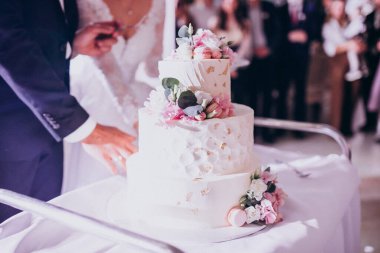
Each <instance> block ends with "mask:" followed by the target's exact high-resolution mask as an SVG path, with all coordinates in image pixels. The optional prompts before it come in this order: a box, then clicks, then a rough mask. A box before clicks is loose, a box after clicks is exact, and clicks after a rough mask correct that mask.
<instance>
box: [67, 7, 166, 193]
mask: <svg viewBox="0 0 380 253" xmlns="http://www.w3.org/2000/svg"><path fill="white" fill-rule="evenodd" d="M164 2H165V1H164V0H152V6H151V9H150V11H149V12H148V14H147V15H146V16H145V17H144V18H142V19H141V22H140V23H139V24H138V26H137V27H136V32H135V34H134V35H133V36H132V37H131V38H129V39H128V40H125V39H123V38H119V40H118V43H117V44H116V45H115V46H114V47H113V48H112V51H111V52H110V53H108V54H107V55H104V56H102V57H100V58H97V59H94V58H91V57H87V56H77V57H76V58H75V59H73V60H72V62H71V70H70V76H71V93H72V94H73V95H74V96H75V97H76V98H77V99H78V101H79V102H80V104H81V105H82V106H83V107H84V108H85V109H86V110H87V112H88V113H89V114H90V116H91V117H92V118H93V119H95V120H96V121H97V122H98V123H100V124H104V125H109V126H114V127H118V128H119V129H121V130H123V131H125V132H127V133H129V134H131V135H135V136H136V134H137V133H136V130H135V128H134V127H133V126H134V124H135V123H136V122H137V110H138V109H139V108H140V107H141V106H142V105H143V102H144V101H145V99H146V98H147V96H148V94H149V91H150V90H151V89H152V88H151V86H152V85H154V84H157V83H158V79H156V77H157V76H158V72H157V62H158V61H159V60H160V59H161V58H162V34H163V23H164V16H165V15H164V11H165V9H164V8H165V3H164ZM77 3H78V8H79V14H80V26H81V27H84V26H86V25H88V24H91V23H94V22H99V21H110V20H113V19H114V18H113V16H112V14H111V13H110V10H109V8H108V6H107V5H106V4H105V3H104V2H103V1H102V0H78V1H77ZM64 167H65V169H64V183H63V191H64V192H65V191H68V190H71V189H74V188H76V187H78V186H82V185H85V184H88V183H91V182H94V181H96V180H99V179H101V178H104V177H107V176H110V175H111V172H110V171H109V170H108V169H107V168H106V167H105V166H104V165H103V164H102V163H100V162H99V161H98V160H96V159H94V158H93V157H92V156H90V155H89V154H88V153H87V152H86V151H85V150H84V149H83V147H82V145H81V144H79V143H76V144H67V143H65V166H64Z"/></svg>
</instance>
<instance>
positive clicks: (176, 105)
mask: <svg viewBox="0 0 380 253" xmlns="http://www.w3.org/2000/svg"><path fill="white" fill-rule="evenodd" d="M144 105H145V107H147V108H148V109H150V110H151V111H152V112H155V113H158V114H160V115H161V116H162V117H163V118H164V120H165V121H166V122H168V121H171V120H182V119H184V120H194V121H203V120H206V119H213V118H220V119H222V118H226V117H230V116H232V115H233V113H234V109H233V105H232V103H231V101H230V100H229V98H228V97H227V96H223V95H220V96H212V95H211V94H210V93H207V92H204V91H201V90H191V89H189V88H187V87H185V86H184V85H183V84H181V83H180V81H179V80H178V79H176V78H172V77H168V78H164V79H162V86H161V87H158V88H157V89H156V90H153V91H152V92H151V93H150V95H149V98H148V101H147V102H145V104H144Z"/></svg>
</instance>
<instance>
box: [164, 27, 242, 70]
mask: <svg viewBox="0 0 380 253" xmlns="http://www.w3.org/2000/svg"><path fill="white" fill-rule="evenodd" d="M193 33H194V29H193V26H192V25H191V24H189V26H182V27H181V28H180V29H179V30H178V36H179V38H177V39H176V42H177V44H178V48H177V49H176V50H175V51H174V52H173V54H172V56H171V57H172V59H179V60H191V59H195V60H202V59H230V61H231V63H232V62H233V61H234V59H235V53H234V52H233V51H232V50H231V48H230V47H229V46H230V45H231V44H232V42H231V41H225V38H224V37H218V36H217V35H216V34H214V33H213V32H212V31H210V30H207V29H198V30H197V31H196V33H195V34H194V35H193Z"/></svg>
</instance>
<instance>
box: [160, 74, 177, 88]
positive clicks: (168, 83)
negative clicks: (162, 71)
mask: <svg viewBox="0 0 380 253" xmlns="http://www.w3.org/2000/svg"><path fill="white" fill-rule="evenodd" d="M178 85H179V81H178V79H176V78H173V77H166V78H164V79H162V86H163V87H164V88H165V89H171V90H173V89H174V87H176V86H178Z"/></svg>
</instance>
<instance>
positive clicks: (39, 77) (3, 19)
mask: <svg viewBox="0 0 380 253" xmlns="http://www.w3.org/2000/svg"><path fill="white" fill-rule="evenodd" d="M41 15H43V14H41ZM57 50H58V49H57ZM62 57H64V56H62ZM0 76H1V77H2V78H3V79H4V80H5V81H6V82H7V84H8V85H9V86H10V87H11V89H12V90H13V91H14V92H15V93H16V94H17V96H18V97H19V98H20V99H21V100H22V101H23V102H24V103H25V104H26V105H27V106H28V107H29V108H30V109H31V110H32V112H33V113H34V114H35V116H36V117H37V118H38V119H39V120H40V121H41V123H42V124H43V125H44V126H45V128H46V129H47V130H48V131H49V132H50V133H51V134H52V136H53V137H54V138H55V139H56V140H57V141H60V140H62V139H63V138H64V137H66V136H68V135H69V134H71V133H73V132H74V131H75V130H76V129H78V128H79V127H80V126H82V125H83V124H84V123H85V122H86V121H87V120H88V118H89V115H88V114H87V113H86V111H85V110H84V109H83V108H82V107H81V106H80V105H79V104H78V102H77V101H76V99H75V98H74V97H73V96H71V95H70V94H69V92H68V90H67V88H66V86H65V84H64V82H63V80H61V79H60V78H59V77H58V76H57V74H56V73H55V71H54V70H53V68H52V67H51V65H50V63H49V62H48V60H47V59H46V57H45V56H44V54H43V52H42V50H41V48H40V46H39V45H38V43H36V42H35V41H34V40H33V39H32V38H31V37H30V36H29V34H28V32H27V30H26V29H25V28H24V20H23V14H22V4H21V1H20V0H1V1H0ZM87 129H89V128H88V127H87ZM92 130H93V129H92ZM87 131H88V130H87ZM84 137H86V136H84Z"/></svg>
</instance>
